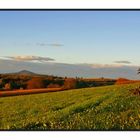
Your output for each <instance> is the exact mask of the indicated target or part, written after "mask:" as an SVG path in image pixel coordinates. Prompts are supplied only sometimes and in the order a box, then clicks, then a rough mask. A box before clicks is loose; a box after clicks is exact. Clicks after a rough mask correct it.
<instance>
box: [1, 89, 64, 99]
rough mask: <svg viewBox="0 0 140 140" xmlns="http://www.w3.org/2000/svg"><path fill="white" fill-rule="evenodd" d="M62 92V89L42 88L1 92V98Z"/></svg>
mask: <svg viewBox="0 0 140 140" xmlns="http://www.w3.org/2000/svg"><path fill="white" fill-rule="evenodd" d="M61 90H62V88H42V89H28V90H13V91H0V97H7V96H17V95H29V94H37V93H46V92H55V91H61Z"/></svg>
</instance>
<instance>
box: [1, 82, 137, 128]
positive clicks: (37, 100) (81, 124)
mask: <svg viewBox="0 0 140 140" xmlns="http://www.w3.org/2000/svg"><path fill="white" fill-rule="evenodd" d="M138 85H139V84H138V83H137V84H129V85H115V86H105V87H96V88H85V89H76V90H69V91H61V92H55V93H46V94H45V93H44V94H35V95H26V96H15V97H2V98H0V129H5V130H17V129H18V130H19V129H20V130H54V129H55V130H134V129H135V130H138V129H140V97H139V96H135V95H133V94H131V93H130V91H129V90H130V89H133V88H135V87H137V86H138Z"/></svg>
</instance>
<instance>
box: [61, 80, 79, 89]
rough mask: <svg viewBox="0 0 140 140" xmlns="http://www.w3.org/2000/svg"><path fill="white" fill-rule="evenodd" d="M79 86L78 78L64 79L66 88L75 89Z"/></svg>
mask: <svg viewBox="0 0 140 140" xmlns="http://www.w3.org/2000/svg"><path fill="white" fill-rule="evenodd" d="M76 87H77V80H76V79H74V78H67V79H65V81H64V85H63V88H64V89H75V88H76Z"/></svg>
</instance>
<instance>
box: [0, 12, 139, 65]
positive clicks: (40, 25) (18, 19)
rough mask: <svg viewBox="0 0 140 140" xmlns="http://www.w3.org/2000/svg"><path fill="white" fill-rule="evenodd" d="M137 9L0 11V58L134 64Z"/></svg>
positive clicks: (136, 41) (137, 55)
mask: <svg viewBox="0 0 140 140" xmlns="http://www.w3.org/2000/svg"><path fill="white" fill-rule="evenodd" d="M139 25H140V11H0V50H1V53H0V58H1V59H2V60H5V59H10V60H13V61H15V60H20V61H26V62H27V61H28V62H30V61H31V62H33V61H35V62H37V61H38V62H41V63H43V62H46V61H47V62H54V63H66V64H90V65H92V64H93V65H94V66H95V65H96V66H108V65H109V66H111V65H113V66H118V65H127V66H139V65H140V61H139V52H140V41H139V40H140V28H139Z"/></svg>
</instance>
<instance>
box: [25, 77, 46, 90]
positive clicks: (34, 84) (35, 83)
mask: <svg viewBox="0 0 140 140" xmlns="http://www.w3.org/2000/svg"><path fill="white" fill-rule="evenodd" d="M38 88H45V82H44V79H43V78H41V77H34V78H32V79H31V80H29V81H28V82H27V89H38Z"/></svg>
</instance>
